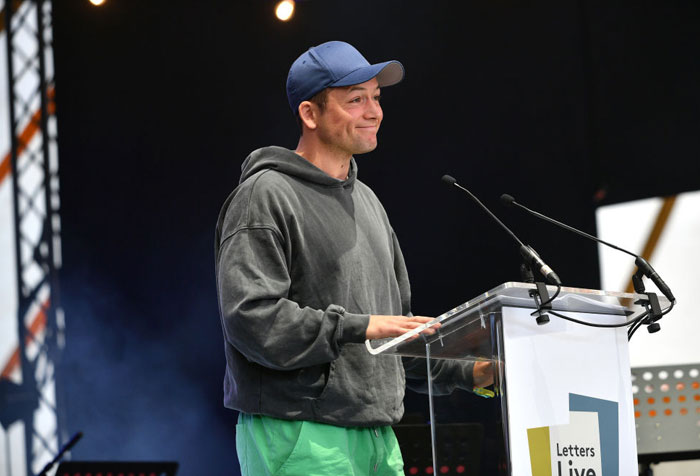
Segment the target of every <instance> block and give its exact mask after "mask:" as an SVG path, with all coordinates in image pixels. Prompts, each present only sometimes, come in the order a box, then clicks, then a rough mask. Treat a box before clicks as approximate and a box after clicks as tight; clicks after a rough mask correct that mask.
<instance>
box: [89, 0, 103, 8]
mask: <svg viewBox="0 0 700 476" xmlns="http://www.w3.org/2000/svg"><path fill="white" fill-rule="evenodd" d="M90 3H92V4H93V5H95V6H96V7H99V6H100V5H103V4H104V3H105V0H90Z"/></svg>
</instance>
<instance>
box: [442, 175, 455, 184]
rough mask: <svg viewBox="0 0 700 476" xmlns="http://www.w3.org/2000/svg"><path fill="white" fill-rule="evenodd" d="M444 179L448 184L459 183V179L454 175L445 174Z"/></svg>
mask: <svg viewBox="0 0 700 476" xmlns="http://www.w3.org/2000/svg"><path fill="white" fill-rule="evenodd" d="M442 181H443V182H445V183H446V184H448V185H454V184H456V183H457V179H456V178H454V177H453V176H452V175H443V176H442Z"/></svg>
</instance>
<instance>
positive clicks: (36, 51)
mask: <svg viewBox="0 0 700 476" xmlns="http://www.w3.org/2000/svg"><path fill="white" fill-rule="evenodd" d="M3 12H4V23H5V24H4V29H5V32H6V40H7V45H6V48H7V72H8V77H9V81H8V91H9V111H10V114H9V115H10V118H9V119H10V120H9V126H10V136H11V170H12V192H13V197H14V203H13V207H14V210H13V213H14V224H15V230H14V231H15V248H16V250H15V251H16V256H15V258H16V259H15V263H16V268H17V284H18V286H17V289H18V306H17V320H18V323H17V329H18V334H19V335H18V348H17V350H16V352H15V354H14V355H13V356H12V359H11V360H10V361H9V362H7V363H4V362H3V363H0V365H4V368H3V369H2V372H3V375H2V378H0V402H2V405H0V423H2V427H3V430H4V431H5V432H6V434H5V437H6V438H5V440H6V441H9V440H10V438H11V437H13V438H14V439H15V440H16V439H17V437H18V435H20V434H21V430H18V428H20V429H21V428H22V427H23V440H24V445H23V446H24V450H25V451H24V454H23V455H22V456H21V457H23V458H24V459H25V461H24V464H22V465H20V464H18V463H19V462H18V461H14V462H13V464H10V460H11V458H12V457H14V458H15V459H16V458H17V457H18V453H19V451H17V448H15V450H14V451H13V450H11V449H10V445H9V444H8V445H7V447H6V448H0V451H2V452H6V453H8V452H9V453H12V454H5V461H6V462H7V468H0V473H3V472H4V470H6V469H10V468H15V473H17V474H13V476H19V474H20V473H18V472H17V470H16V468H19V467H22V466H23V467H24V468H26V473H27V474H35V473H36V472H38V471H39V470H40V469H41V468H42V467H43V465H44V464H46V463H47V462H48V461H50V460H51V459H52V458H53V456H54V455H55V454H56V453H57V452H58V449H59V447H60V445H61V443H62V442H63V441H64V440H65V434H64V430H63V429H64V418H63V412H62V411H61V408H62V407H61V405H60V404H61V402H60V400H59V399H58V398H57V396H58V395H60V394H61V392H60V388H59V387H58V383H57V379H56V367H57V364H58V360H59V357H60V352H61V349H62V348H63V346H64V337H63V327H64V317H63V311H62V309H61V307H60V302H59V280H58V270H59V268H60V267H61V242H60V219H59V215H58V210H59V205H60V203H59V195H58V188H59V182H58V149H57V141H56V117H55V107H54V102H53V96H54V68H53V49H52V41H53V38H52V27H51V18H52V17H51V2H50V1H44V0H25V1H23V2H21V1H13V0H5V1H4V5H3ZM13 431H14V435H11V434H10V433H11V432H13ZM19 438H20V439H21V438H22V437H21V436H19Z"/></svg>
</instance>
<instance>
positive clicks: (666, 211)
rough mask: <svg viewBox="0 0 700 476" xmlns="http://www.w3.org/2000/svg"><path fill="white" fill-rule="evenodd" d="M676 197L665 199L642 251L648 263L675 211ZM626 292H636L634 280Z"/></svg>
mask: <svg viewBox="0 0 700 476" xmlns="http://www.w3.org/2000/svg"><path fill="white" fill-rule="evenodd" d="M676 196H677V195H672V196H670V197H665V198H664V199H663V203H662V205H661V208H660V209H659V213H658V214H657V215H656V220H655V221H654V226H652V228H651V231H650V232H649V237H648V238H647V241H646V243H645V244H644V250H643V251H642V255H641V256H642V258H644V259H645V260H647V261H649V260H650V259H651V255H653V254H654V251H655V250H656V245H657V244H658V242H659V238H661V233H662V232H663V231H664V228H665V227H666V222H667V221H668V217H669V216H670V215H671V211H672V210H673V205H675V203H676ZM634 273H635V271H633V272H632V275H633V276H634ZM625 291H626V292H628V293H633V292H634V282H633V281H632V278H630V280H629V283H628V284H627V289H626V290H625Z"/></svg>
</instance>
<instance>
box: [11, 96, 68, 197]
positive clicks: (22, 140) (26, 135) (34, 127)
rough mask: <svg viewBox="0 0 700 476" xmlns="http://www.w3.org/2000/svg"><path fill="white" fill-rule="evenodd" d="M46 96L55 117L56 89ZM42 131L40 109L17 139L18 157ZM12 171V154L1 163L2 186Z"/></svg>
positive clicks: (49, 108) (50, 112)
mask: <svg viewBox="0 0 700 476" xmlns="http://www.w3.org/2000/svg"><path fill="white" fill-rule="evenodd" d="M46 96H47V98H48V100H49V101H48V104H47V109H48V111H47V112H48V114H49V115H53V114H55V113H56V103H55V102H54V96H55V90H54V88H49V89H48V90H47V91H46ZM40 129H41V109H38V110H37V111H36V112H35V113H34V114H32V118H31V119H30V120H29V124H27V126H26V127H25V128H24V130H23V131H22V133H21V134H20V135H19V137H18V138H17V139H19V140H18V142H19V144H18V145H17V156H20V155H21V154H22V152H24V151H25V150H26V149H27V144H29V142H30V141H31V140H32V138H33V137H34V135H35V134H36V133H37V132H39V130H40ZM11 171H12V152H8V153H7V154H5V157H3V158H2V162H0V184H1V183H2V182H3V180H5V178H6V177H7V176H8V175H10V172H11Z"/></svg>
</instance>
